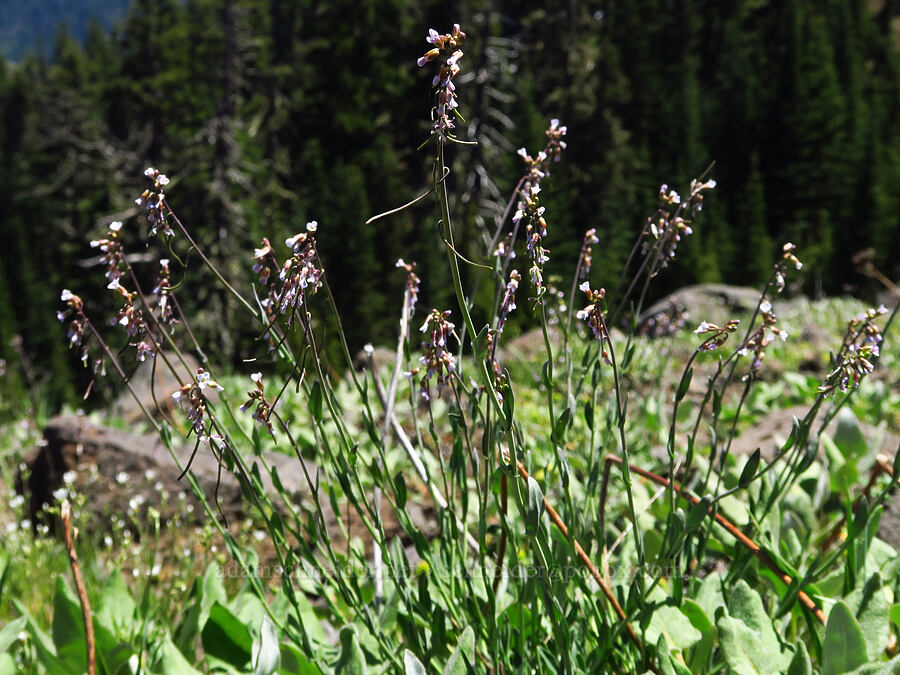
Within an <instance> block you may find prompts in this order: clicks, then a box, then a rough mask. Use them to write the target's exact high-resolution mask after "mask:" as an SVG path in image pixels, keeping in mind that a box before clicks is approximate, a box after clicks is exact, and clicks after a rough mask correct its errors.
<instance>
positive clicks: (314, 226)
mask: <svg viewBox="0 0 900 675" xmlns="http://www.w3.org/2000/svg"><path fill="white" fill-rule="evenodd" d="M318 229H319V223H317V222H316V221H315V220H311V221H309V222H308V223H307V224H306V231H307V232H315V231H316V230H318Z"/></svg>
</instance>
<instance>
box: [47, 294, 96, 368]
mask: <svg viewBox="0 0 900 675" xmlns="http://www.w3.org/2000/svg"><path fill="white" fill-rule="evenodd" d="M59 299H60V300H61V301H62V302H64V303H66V309H64V310H62V311H58V312H57V313H56V318H57V319H59V321H60V323H62V322H65V321H67V320H69V319H71V321H69V330H68V333H67V337H68V338H69V348H70V349H71V348H73V347H77V348H80V349H81V362H82V363H83V364H84V365H85V366H87V362H88V359H89V358H90V354H89V352H88V346H87V343H88V339H89V337H90V333H89V331H88V319H87V316H85V314H84V302H83V301H82V299H81V298H80V297H78V296H77V295H75V294H74V293H73V292H72V291H70V290H69V289H68V288H64V289H63V291H62V293H61V294H60V296H59ZM91 330H93V329H91ZM93 369H94V372H95V373H97V374H99V375H101V376H103V375H106V363H105V362H104V360H103V359H102V358H99V359H96V360H95V361H94V364H93Z"/></svg>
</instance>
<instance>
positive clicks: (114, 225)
mask: <svg viewBox="0 0 900 675" xmlns="http://www.w3.org/2000/svg"><path fill="white" fill-rule="evenodd" d="M121 229H122V221H121V220H114V221H113V222H111V223H110V224H109V231H110V232H118V231H119V230H121Z"/></svg>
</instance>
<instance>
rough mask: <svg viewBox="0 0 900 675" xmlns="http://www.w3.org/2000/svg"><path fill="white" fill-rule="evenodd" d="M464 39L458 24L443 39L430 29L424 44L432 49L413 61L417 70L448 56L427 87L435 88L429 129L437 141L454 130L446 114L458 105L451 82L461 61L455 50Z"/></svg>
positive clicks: (458, 50) (457, 50)
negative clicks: (434, 102) (433, 106)
mask: <svg viewBox="0 0 900 675" xmlns="http://www.w3.org/2000/svg"><path fill="white" fill-rule="evenodd" d="M465 39H466V34H465V33H463V32H462V30H460V27H459V24H458V23H455V24H453V30H452V31H451V32H450V33H447V34H445V35H441V34H439V33H438V32H437V31H436V30H434V29H433V28H431V29H429V30H428V36H427V37H426V38H425V41H426V42H427V43H428V44H430V45H433V47H432V49H429V50H428V51H427V52H425V54H424V55H423V56H421V57H420V58H419V59H418V60H417V61H416V65H418V66H419V67H420V68H421V67H423V66H425V65H426V64H428V63H431V62H432V61H434V60H436V59H438V58H439V57H440V56H441V55H443V54H447V55H448V56H447V58H446V59H445V60H444V62H443V63H442V64H441V66H440V68H439V69H438V72H437V74H436V75H435V76H434V79H433V80H432V83H431V84H432V86H433V87H434V88H435V99H436V101H437V104H436V105H435V108H434V110H435V120H434V123H433V124H432V127H431V129H432V135H436V136H438V137H439V138H441V139H446V137H447V134H448V132H449V131H450V129H453V128H454V125H453V121H452V120H451V119H450V113H451V112H452V111H454V110H455V109H456V108H457V107H458V105H459V104H458V102H457V100H456V85H455V84H454V83H453V78H454V77H456V75H458V74H459V61H460V59H462V57H463V52H462V50H460V49H459V47H460V46H461V45H462V43H463V42H464V41H465Z"/></svg>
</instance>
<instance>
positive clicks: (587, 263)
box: [578, 227, 600, 279]
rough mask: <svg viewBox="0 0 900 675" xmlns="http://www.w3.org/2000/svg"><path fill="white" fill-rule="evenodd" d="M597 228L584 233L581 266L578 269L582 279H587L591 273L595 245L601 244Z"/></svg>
mask: <svg viewBox="0 0 900 675" xmlns="http://www.w3.org/2000/svg"><path fill="white" fill-rule="evenodd" d="M599 243H600V240H599V239H598V238H597V230H596V228H593V227H592V228H591V229H589V230H588V231H587V232H585V233H584V241H582V243H581V266H580V267H579V269H578V276H579V277H580V278H581V279H587V277H588V275H589V274H590V273H591V259H592V257H593V245H594V244H599Z"/></svg>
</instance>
